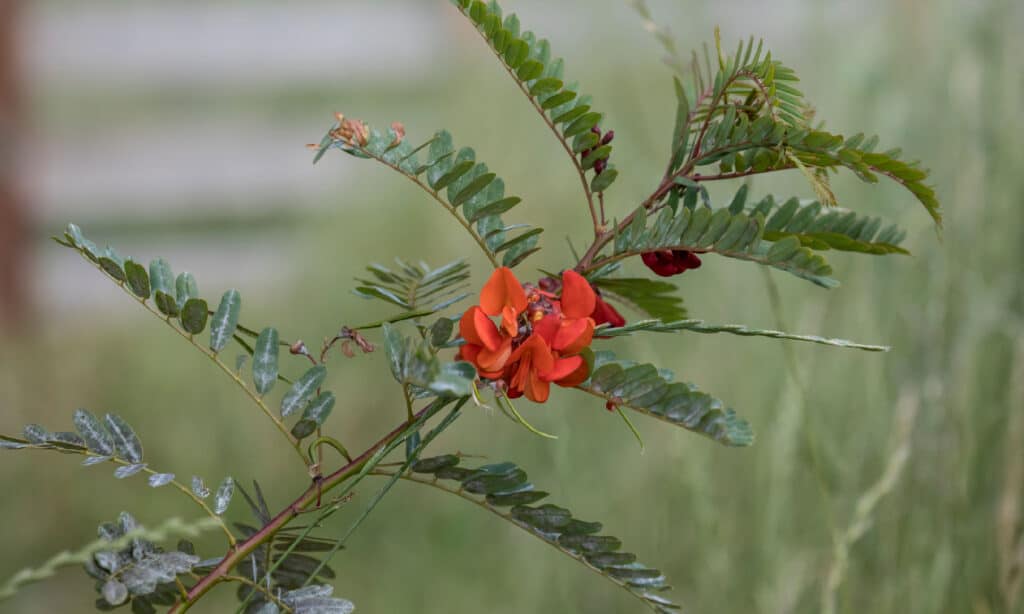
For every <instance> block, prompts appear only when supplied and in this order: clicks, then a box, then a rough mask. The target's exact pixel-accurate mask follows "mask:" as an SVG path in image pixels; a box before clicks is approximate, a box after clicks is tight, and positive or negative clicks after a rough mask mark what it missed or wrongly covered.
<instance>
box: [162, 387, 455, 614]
mask: <svg viewBox="0 0 1024 614" xmlns="http://www.w3.org/2000/svg"><path fill="white" fill-rule="evenodd" d="M441 407H443V405H441V404H440V403H439V402H436V401H435V402H434V403H431V404H430V405H428V406H426V407H425V408H423V409H421V410H420V411H419V412H417V413H416V414H415V418H417V419H419V418H423V417H430V416H431V415H433V413H436V412H437V411H439V410H440V408H441ZM408 428H409V423H408V422H406V421H402V423H401V424H399V425H398V426H397V427H395V428H394V429H392V430H391V432H389V433H388V434H387V435H384V436H383V437H382V438H381V439H380V440H379V441H377V443H375V444H373V445H372V446H370V447H369V448H367V449H366V451H365V452H363V453H362V454H360V455H359V456H358V457H356V458H355V459H354V460H353V461H352V462H350V463H348V464H347V465H345V466H343V467H341V468H340V469H338V470H337V471H335V472H334V473H332V474H330V475H328V476H326V477H325V478H323V480H322V481H320V482H318V483H313V484H311V485H310V486H309V488H307V489H306V490H305V492H303V493H302V494H301V495H299V496H298V497H297V498H296V499H295V500H294V501H292V502H291V503H290V504H288V505H287V506H286V507H285V508H284V509H283V510H281V512H279V513H278V514H277V516H275V517H274V518H272V519H271V520H270V522H268V523H267V524H265V525H264V526H263V527H262V528H261V529H260V530H259V531H257V532H256V533H254V534H253V535H252V536H250V537H249V538H248V539H246V540H245V541H243V542H240V543H238V544H237V545H236V546H235V547H234V548H232V549H231V550H229V551H228V553H227V555H226V556H225V557H224V559H223V560H222V561H221V562H220V564H218V565H217V567H215V568H214V569H213V571H211V572H210V573H208V574H207V575H205V576H203V578H202V579H201V580H199V582H198V583H196V585H195V586H193V587H192V588H191V589H190V590H189V592H188V598H187V599H185V600H184V601H180V602H178V603H176V604H175V605H174V606H173V607H172V608H171V609H170V610H169V614H173V613H179V614H180V613H182V612H186V611H187V610H188V609H189V608H190V607H192V605H193V604H194V603H195V602H196V601H197V600H199V598H200V597H202V596H203V595H205V594H206V593H207V592H209V591H210V589H212V588H213V587H214V586H215V585H216V584H217V583H218V582H222V581H224V578H225V576H227V575H228V572H229V571H230V570H232V569H234V568H235V566H236V565H238V564H239V563H240V562H241V561H243V560H244V559H245V557H247V556H249V555H250V554H252V552H253V551H254V550H256V548H258V547H259V546H260V545H262V544H263V543H265V542H267V541H268V540H269V539H271V538H272V537H273V536H274V535H275V534H276V533H277V532H278V531H280V530H281V529H282V528H283V527H284V526H285V525H287V524H288V523H289V522H291V521H292V520H293V519H294V518H295V517H296V516H298V515H299V514H300V513H301V512H302V511H304V510H305V509H307V508H308V507H309V506H311V505H313V504H314V503H316V501H317V500H318V499H319V498H320V496H321V495H322V494H323V493H325V492H327V491H329V490H331V489H333V488H334V487H336V486H338V485H339V484H341V483H342V482H344V481H345V480H347V479H348V478H350V477H352V476H354V475H356V474H357V473H359V472H360V471H361V470H362V469H363V468H364V467H365V466H366V464H367V463H368V462H369V461H370V459H371V458H372V457H373V455H374V454H375V453H376V452H377V451H378V450H380V449H382V448H384V447H385V446H387V445H388V444H390V443H392V442H393V441H395V440H396V439H398V438H399V437H400V436H401V435H402V434H403V433H404V432H405V431H406V429H408Z"/></svg>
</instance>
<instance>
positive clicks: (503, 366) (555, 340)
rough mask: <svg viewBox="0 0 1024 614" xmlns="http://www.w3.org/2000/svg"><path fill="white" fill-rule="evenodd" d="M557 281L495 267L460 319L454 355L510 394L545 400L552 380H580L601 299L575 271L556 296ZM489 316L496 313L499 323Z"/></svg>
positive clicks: (567, 274) (567, 383)
mask: <svg viewBox="0 0 1024 614" xmlns="http://www.w3.org/2000/svg"><path fill="white" fill-rule="evenodd" d="M555 286H557V282H555V281H554V280H551V279H546V280H543V281H542V282H541V283H540V284H539V285H538V286H534V285H532V284H526V285H523V284H520V283H519V280H518V279H516V277H515V275H514V274H513V273H512V271H511V270H510V269H508V268H507V267H501V268H499V269H497V270H495V271H494V273H493V274H492V275H491V278H490V279H489V280H488V281H487V283H486V284H485V285H484V287H483V290H482V291H481V292H480V304H479V305H474V306H473V307H471V308H470V309H469V310H467V311H466V313H464V314H463V315H462V319H461V320H460V321H459V334H460V335H461V336H462V338H463V339H464V340H465V342H466V343H465V344H464V345H463V346H462V347H461V348H460V349H459V354H458V357H457V358H458V359H460V360H465V361H468V362H470V363H472V364H473V366H475V367H476V369H477V373H478V374H479V375H480V377H481V378H483V379H487V380H492V381H495V382H497V383H499V385H503V386H505V388H506V390H507V393H508V396H509V397H511V398H516V397H520V396H526V398H528V399H530V400H531V401H534V402H536V403H543V402H544V401H547V399H548V395H549V394H550V390H551V384H552V383H554V384H557V385H559V386H565V387H572V386H576V385H578V384H580V383H582V382H583V381H584V380H586V379H587V376H588V375H589V366H588V364H587V361H586V360H584V358H583V356H582V355H581V354H582V352H583V351H584V350H585V349H586V348H587V347H588V346H589V345H590V342H591V340H592V339H593V337H594V326H595V319H594V318H593V317H592V315H593V314H595V313H596V310H597V309H598V301H599V300H600V299H599V298H598V296H597V293H595V292H594V289H593V288H591V286H590V283H589V282H588V281H587V280H586V279H584V278H583V276H582V275H580V274H579V273H576V272H575V271H565V272H564V273H562V279H561V294H560V295H556V294H555V292H554V291H553V290H554V289H555ZM600 302H601V303H602V304H604V307H605V309H611V312H613V313H614V316H618V318H619V319H621V318H622V316H619V315H618V313H617V312H615V310H614V309H612V308H611V307H610V306H609V305H607V304H606V303H604V301H600ZM602 313H606V312H602ZM492 317H497V318H499V321H498V323H497V324H496V323H495V322H494V320H492V319H491V318H492ZM602 321H610V320H608V319H603V320H602Z"/></svg>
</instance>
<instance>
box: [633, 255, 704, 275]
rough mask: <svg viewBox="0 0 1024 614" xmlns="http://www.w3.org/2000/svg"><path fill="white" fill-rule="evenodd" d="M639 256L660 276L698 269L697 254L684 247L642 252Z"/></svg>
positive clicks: (698, 259)
mask: <svg viewBox="0 0 1024 614" xmlns="http://www.w3.org/2000/svg"><path fill="white" fill-rule="evenodd" d="M640 258H641V259H642V260H643V261H644V264H646V265H647V268H649V269H650V270H652V271H654V272H655V273H657V274H658V275H660V276H662V277H671V276H673V275H679V274H680V273H685V272H686V271H689V270H690V269H699V268H700V264H701V262H700V258H698V257H697V254H695V253H693V252H691V251H687V250H684V249H676V250H667V249H666V250H661V251H656V252H644V253H643V254H640Z"/></svg>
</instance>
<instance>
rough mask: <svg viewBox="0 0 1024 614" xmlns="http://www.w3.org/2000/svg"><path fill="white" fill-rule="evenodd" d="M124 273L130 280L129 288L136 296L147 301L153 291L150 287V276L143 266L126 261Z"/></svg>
mask: <svg viewBox="0 0 1024 614" xmlns="http://www.w3.org/2000/svg"><path fill="white" fill-rule="evenodd" d="M124 273H125V276H126V277H127V279H128V287H129V288H131V291H132V293H133V294H135V296H137V297H139V298H141V299H143V300H145V299H148V298H149V297H150V295H151V294H152V291H151V289H150V285H149V275H147V274H146V269H145V268H143V267H142V265H141V264H138V263H136V262H135V261H133V260H126V261H125V263H124Z"/></svg>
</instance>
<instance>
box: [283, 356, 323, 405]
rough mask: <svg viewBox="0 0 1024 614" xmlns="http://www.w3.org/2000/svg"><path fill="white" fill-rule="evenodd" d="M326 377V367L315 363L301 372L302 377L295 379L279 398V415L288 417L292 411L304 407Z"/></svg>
mask: <svg viewBox="0 0 1024 614" xmlns="http://www.w3.org/2000/svg"><path fill="white" fill-rule="evenodd" d="M326 378H327V367H324V366H323V365H316V366H314V367H310V368H309V370H308V371H306V372H305V373H303V374H302V377H300V378H299V379H297V380H295V383H294V384H292V387H291V389H290V390H288V392H287V393H285V395H284V398H283V399H282V400H281V416H283V417H288V416H289V415H291V414H292V413H294V412H296V411H298V410H300V409H302V410H304V409H305V408H306V404H308V403H309V400H310V399H312V398H313V395H314V394H315V393H316V391H317V389H318V388H320V386H321V385H322V384H323V383H324V379H326Z"/></svg>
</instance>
